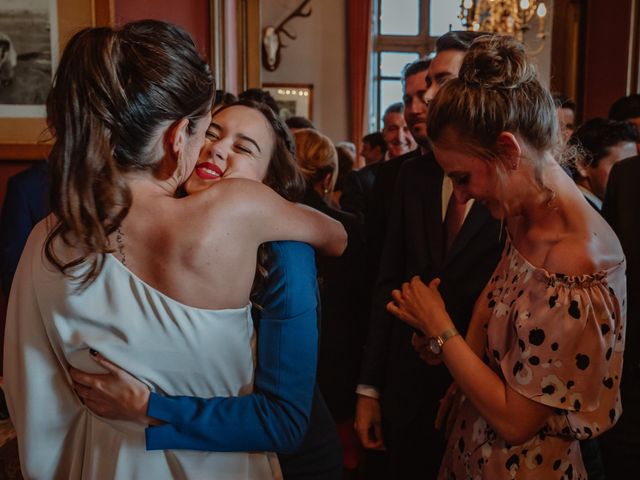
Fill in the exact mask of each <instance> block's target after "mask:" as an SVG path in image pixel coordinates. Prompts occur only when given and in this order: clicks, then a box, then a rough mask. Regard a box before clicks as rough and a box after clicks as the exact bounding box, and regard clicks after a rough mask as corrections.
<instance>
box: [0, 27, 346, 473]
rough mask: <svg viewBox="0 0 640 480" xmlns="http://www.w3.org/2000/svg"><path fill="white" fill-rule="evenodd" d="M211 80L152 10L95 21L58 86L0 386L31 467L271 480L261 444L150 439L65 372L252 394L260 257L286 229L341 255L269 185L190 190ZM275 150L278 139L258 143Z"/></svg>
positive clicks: (73, 48)
mask: <svg viewBox="0 0 640 480" xmlns="http://www.w3.org/2000/svg"><path fill="white" fill-rule="evenodd" d="M213 91H214V86H213V81H212V78H211V74H210V72H209V69H208V67H207V65H206V62H205V61H204V60H203V59H201V58H200V57H199V56H198V54H197V52H196V49H195V47H194V45H193V42H192V41H191V39H190V38H189V36H188V35H187V34H186V33H184V32H183V31H182V30H180V29H179V28H177V27H175V26H173V25H170V24H166V23H163V22H157V21H142V22H136V23H132V24H128V25H126V26H124V27H123V28H122V29H120V30H117V31H116V30H112V29H110V28H99V29H87V30H84V31H82V32H79V33H78V34H76V35H75V36H74V37H73V38H72V39H71V40H70V42H69V44H68V46H67V48H66V49H65V53H64V54H63V56H62V59H61V61H60V66H59V68H58V72H57V74H56V79H55V82H54V86H53V87H52V91H51V93H50V96H49V99H48V102H47V109H48V122H49V125H50V127H51V130H52V132H53V133H54V134H55V136H56V142H55V144H54V146H53V149H52V153H51V157H50V163H51V171H52V185H51V192H52V194H51V199H52V205H51V207H52V211H53V214H52V215H51V216H50V217H48V218H47V219H45V220H44V221H43V222H41V223H40V224H38V225H37V226H36V227H35V229H34V231H33V232H32V234H31V236H30V238H29V240H28V242H27V245H26V247H25V250H24V253H23V256H22V258H21V260H20V264H19V267H18V271H17V273H16V276H15V280H14V285H13V290H12V292H11V298H10V302H9V310H8V315H7V330H6V335H5V358H4V365H5V367H4V368H5V371H4V373H5V389H6V392H7V400H8V404H9V411H10V414H11V418H12V420H13V422H14V425H15V427H16V431H17V433H18V444H19V451H20V457H21V466H22V470H23V474H24V476H25V477H26V478H65V479H66V478H217V479H243V478H246V479H254V478H257V479H261V478H276V477H278V475H279V469H278V466H277V462H276V461H275V457H274V456H272V455H269V454H266V453H259V452H258V453H251V454H250V453H204V452H192V451H175V450H167V451H154V452H146V451H145V436H144V429H145V426H146V425H145V424H143V423H136V422H120V421H111V420H105V419H102V418H99V417H96V416H95V415H93V414H91V413H90V412H89V411H88V410H87V409H86V408H85V406H84V405H83V404H82V402H81V401H80V400H79V398H78V397H77V395H76V394H75V392H74V391H73V388H72V382H71V379H70V377H69V374H68V369H69V366H73V367H76V368H79V369H82V370H92V369H93V370H94V371H95V368H96V363H95V362H94V361H93V360H92V359H91V357H90V350H92V349H93V350H97V351H100V352H101V353H102V354H103V355H104V356H106V357H107V358H110V359H112V360H113V361H114V362H116V363H118V364H121V365H130V366H131V370H130V373H132V374H133V375H134V376H136V377H137V378H139V379H141V380H142V381H144V382H145V383H146V384H147V385H148V386H149V387H150V388H151V389H152V390H153V391H156V392H159V393H162V394H166V395H175V394H181V395H193V396H200V397H212V396H235V395H240V394H243V393H247V392H249V391H251V388H252V381H253V368H254V366H253V365H254V362H253V350H252V345H253V337H254V332H253V325H252V322H251V317H250V310H249V292H250V288H251V284H252V282H253V279H254V272H255V263H256V251H257V248H258V246H259V245H260V244H261V243H263V242H267V241H272V240H282V239H291V240H299V241H305V242H309V243H312V244H313V245H314V246H317V247H319V248H321V249H324V250H326V251H328V252H329V253H333V254H339V253H340V252H341V251H342V250H343V249H344V246H345V242H346V235H345V233H344V230H343V229H342V227H341V226H340V224H338V223H337V222H334V221H333V220H330V219H329V218H328V217H324V216H323V215H321V214H319V213H317V212H314V211H311V210H309V209H306V208H304V207H302V206H299V205H296V204H292V203H289V202H286V201H284V200H283V199H282V198H281V197H279V196H278V195H277V194H275V193H274V192H273V191H272V190H271V189H269V188H268V187H266V186H263V185H261V184H260V183H258V182H253V181H249V180H242V179H229V180H227V181H226V182H224V184H221V185H219V186H218V187H217V188H215V189H207V190H204V191H202V192H200V193H198V194H196V195H192V196H189V197H186V198H182V199H176V198H175V191H176V189H177V188H178V186H179V185H181V184H182V183H183V182H184V181H185V180H186V179H187V178H188V176H189V174H190V173H191V171H192V170H193V167H194V165H195V162H196V159H197V156H198V152H199V150H200V148H201V146H202V144H203V141H204V133H205V131H206V129H207V128H208V126H209V122H210V115H209V110H210V106H211V97H212V94H213ZM261 145H263V148H265V149H273V147H274V139H273V138H265V139H264V141H263V142H262V143H261Z"/></svg>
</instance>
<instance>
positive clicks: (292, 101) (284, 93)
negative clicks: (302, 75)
mask: <svg viewBox="0 0 640 480" xmlns="http://www.w3.org/2000/svg"><path fill="white" fill-rule="evenodd" d="M262 88H263V89H265V90H267V91H268V92H269V93H271V96H272V97H273V98H274V99H275V100H276V103H277V104H278V106H279V107H280V117H282V119H283V120H286V119H287V118H290V117H305V118H308V119H309V120H313V85H308V84H299V83H265V84H264V85H263V86H262Z"/></svg>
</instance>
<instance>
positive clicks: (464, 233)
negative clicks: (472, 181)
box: [443, 202, 491, 267]
mask: <svg viewBox="0 0 640 480" xmlns="http://www.w3.org/2000/svg"><path fill="white" fill-rule="evenodd" d="M489 219H491V215H490V214H489V210H487V208H486V207H485V206H483V205H481V204H479V203H478V202H474V203H473V206H472V207H471V210H470V211H469V213H468V214H467V218H466V219H465V220H464V223H463V224H462V228H461V229H460V232H459V233H458V236H457V237H456V238H455V240H454V241H453V245H451V249H450V250H449V251H448V252H447V254H446V257H445V259H444V264H443V267H446V266H447V264H448V263H449V262H451V260H453V259H454V258H455V257H456V255H458V254H459V253H460V252H461V251H462V250H463V249H464V247H465V246H466V245H467V243H469V241H470V240H471V239H472V238H473V236H474V235H475V234H476V233H477V232H478V230H480V228H482V226H483V225H484V224H485V223H486V222H487V221H488V220H489Z"/></svg>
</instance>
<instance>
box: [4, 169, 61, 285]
mask: <svg viewBox="0 0 640 480" xmlns="http://www.w3.org/2000/svg"><path fill="white" fill-rule="evenodd" d="M48 214H49V177H48V169H47V163H46V162H45V161H44V160H43V161H41V162H38V163H36V164H35V165H33V166H32V167H30V168H28V169H26V170H24V171H23V172H20V173H18V174H17V175H14V176H13V177H11V178H10V179H9V182H8V183H7V195H6V197H5V200H4V205H3V206H2V217H1V218H0V245H1V246H2V247H1V250H0V251H1V252H2V253H1V255H2V256H1V257H0V258H1V261H0V265H2V290H3V292H4V294H5V296H7V297H8V296H9V290H10V289H11V282H12V281H13V274H14V273H15V271H16V268H17V266H18V260H20V255H22V250H23V248H24V245H25V243H27V238H28V237H29V234H30V233H31V229H32V228H33V227H34V226H35V224H36V223H38V222H39V221H40V220H42V219H43V218H44V217H46V216H47V215H48Z"/></svg>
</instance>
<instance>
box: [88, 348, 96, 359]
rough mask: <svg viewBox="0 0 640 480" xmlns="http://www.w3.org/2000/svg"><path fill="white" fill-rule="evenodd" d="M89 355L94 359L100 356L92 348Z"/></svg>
mask: <svg viewBox="0 0 640 480" xmlns="http://www.w3.org/2000/svg"><path fill="white" fill-rule="evenodd" d="M89 355H91V356H92V357H95V356H96V355H98V351H97V350H94V349H93V348H90V349H89Z"/></svg>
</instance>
